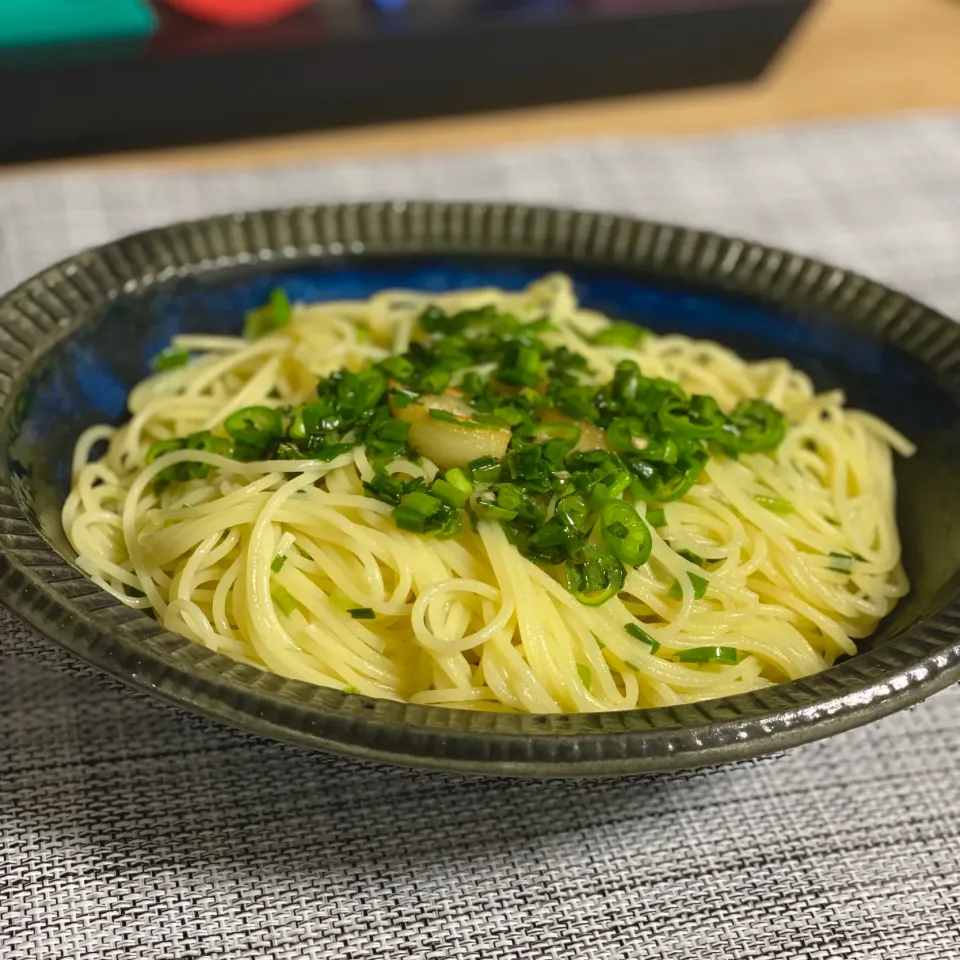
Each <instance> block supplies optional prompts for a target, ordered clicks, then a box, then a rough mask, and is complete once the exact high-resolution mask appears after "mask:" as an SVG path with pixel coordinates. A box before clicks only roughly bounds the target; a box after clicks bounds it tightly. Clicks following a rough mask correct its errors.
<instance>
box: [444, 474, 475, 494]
mask: <svg viewBox="0 0 960 960" xmlns="http://www.w3.org/2000/svg"><path fill="white" fill-rule="evenodd" d="M443 476H444V479H445V480H446V481H447V483H449V484H450V485H451V486H452V487H455V488H456V489H457V490H458V491H459V492H460V493H462V494H463V495H464V496H466V497H469V496H470V494H471V493H473V484H472V483H471V482H470V480H469V479H468V478H467V475H466V474H465V473H464V472H463V471H462V470H461V469H460V468H459V467H454V468H453V469H452V470H448V471H447V472H446V473H445V474H444V475H443Z"/></svg>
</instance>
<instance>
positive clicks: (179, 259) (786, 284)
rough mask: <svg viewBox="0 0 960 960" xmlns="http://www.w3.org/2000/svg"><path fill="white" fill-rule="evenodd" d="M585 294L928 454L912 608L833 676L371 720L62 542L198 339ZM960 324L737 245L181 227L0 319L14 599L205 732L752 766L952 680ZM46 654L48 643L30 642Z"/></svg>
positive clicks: (489, 757)
mask: <svg viewBox="0 0 960 960" xmlns="http://www.w3.org/2000/svg"><path fill="white" fill-rule="evenodd" d="M557 269H560V270H564V271H567V272H568V273H570V274H571V275H572V276H573V277H574V279H575V281H576V285H577V288H578V292H579V294H580V296H581V298H582V300H583V301H584V302H585V304H587V305H588V306H590V307H594V308H597V309H600V310H603V311H605V312H607V313H610V314H613V315H615V316H618V317H622V318H626V319H631V320H636V321H638V322H642V323H644V324H646V325H648V326H651V327H653V328H654V329H655V330H658V331H668V330H674V331H679V332H682V333H685V334H689V335H691V336H696V337H709V338H712V339H715V340H718V341H719V342H721V343H724V344H726V345H728V346H730V347H732V348H734V349H736V350H737V351H739V352H740V353H742V354H743V355H745V356H748V357H756V358H759V357H766V356H783V357H787V358H788V359H789V360H790V361H791V362H792V363H794V364H795V365H797V366H798V367H800V368H801V369H803V370H805V371H806V372H807V373H808V374H810V375H811V377H812V378H813V379H814V381H815V382H816V384H817V386H818V387H819V388H821V389H824V388H830V387H836V386H842V387H844V388H845V389H846V391H847V394H848V397H849V401H850V403H851V404H853V405H856V406H861V407H863V408H865V409H867V410H870V411H872V412H874V413H876V414H878V415H880V416H882V417H884V418H885V419H887V420H889V421H890V422H891V423H893V424H894V425H895V426H897V427H898V428H899V429H901V430H902V431H904V432H905V433H906V434H907V435H908V436H909V437H910V438H911V439H913V440H914V441H915V442H916V443H917V444H918V445H919V453H918V454H917V456H916V457H914V458H913V459H911V460H908V461H900V462H899V463H898V465H897V479H898V483H899V522H900V529H901V533H902V537H903V543H904V563H905V565H906V568H907V572H908V574H909V576H910V579H911V581H912V583H913V590H912V592H911V593H910V595H909V596H908V597H907V598H905V599H904V600H903V601H902V602H901V604H900V605H899V606H898V607H897V609H896V610H895V611H894V613H893V614H892V615H891V616H890V617H888V618H887V620H885V621H884V622H883V623H882V624H881V626H880V629H879V630H878V631H877V633H876V634H875V635H874V637H872V638H871V639H870V640H869V641H867V642H865V643H864V644H863V646H862V650H861V653H860V654H859V655H858V656H856V657H853V658H852V659H849V660H847V661H846V662H843V663H841V664H839V665H837V666H835V667H834V668H832V669H830V670H828V671H826V672H825V673H822V674H819V675H818V676H815V677H810V678H808V679H805V680H799V681H795V682H791V683H786V684H782V685H780V686H777V687H773V688H770V689H768V690H764V691H761V692H758V693H751V694H743V695H740V696H736V697H729V698H723V699H716V700H710V701H706V702H703V703H699V704H695V705H691V706H683V707H676V708H668V709H667V708H663V709H652V710H633V711H624V712H618V713H606V714H581V715H558V716H516V715H506V714H504V715H496V714H489V713H478V712H471V711H464V710H446V709H442V708H439V707H423V706H414V705H407V704H398V703H393V702H389V701H382V700H371V699H368V698H365V697H362V696H359V695H354V694H343V693H340V692H337V691H333V690H329V689H325V688H322V687H315V686H311V685H309V684H306V683H301V682H297V681H291V680H286V679H284V678H282V677H278V676H276V675H273V674H269V673H264V672H262V671H260V670H257V669H255V668H252V667H249V666H245V665H241V664H238V663H236V662H234V661H232V660H230V659H228V658H226V657H224V656H220V655H216V654H213V653H211V652H210V651H208V650H207V649H205V648H204V647H201V646H199V645H197V644H194V643H191V642H190V641H188V640H185V639H184V638H182V637H180V636H177V635H175V634H172V633H169V632H168V631H165V630H164V629H163V628H162V627H160V626H159V625H158V624H157V623H156V622H155V621H153V620H151V619H149V618H148V617H146V616H143V615H141V614H139V613H137V612H135V611H133V610H130V609H129V608H127V607H126V606H124V605H123V604H121V603H119V602H118V601H116V600H114V599H113V598H112V597H111V596H109V595H108V594H107V593H105V592H104V591H102V590H100V589H99V588H98V587H97V586H96V585H95V584H93V583H92V582H91V581H89V580H88V579H86V578H85V577H84V575H83V574H82V573H81V572H80V571H79V570H78V569H77V568H76V567H75V566H73V564H72V552H71V550H70V548H69V546H68V544H67V542H66V540H65V538H64V535H63V531H62V529H61V526H60V508H61V505H62V503H63V500H64V497H65V496H66V493H67V490H68V486H69V478H70V459H71V453H72V449H73V445H74V442H75V440H76V438H77V436H78V435H79V434H80V432H81V431H82V430H83V429H84V428H85V427H87V426H89V425H90V424H92V423H95V422H99V421H104V420H106V421H112V422H119V421H120V420H121V419H122V418H123V416H124V410H125V401H126V395H127V393H128V391H129V390H130V388H131V387H132V386H133V385H134V384H135V383H136V382H137V381H138V380H140V379H141V378H142V377H144V376H145V375H146V374H147V373H148V371H149V360H150V358H151V357H152V356H153V355H155V354H156V353H157V352H159V350H160V349H161V348H162V347H163V346H164V345H165V344H166V343H167V342H168V341H169V340H170V337H171V336H172V335H173V334H175V333H177V332H182V331H190V332H200V331H203V332H213V333H235V332H237V331H238V330H239V329H240V326H241V323H242V317H243V314H244V311H245V310H247V309H248V308H249V307H251V306H252V305H256V304H259V303H261V302H263V300H264V299H265V295H266V293H267V292H268V291H269V290H270V289H271V288H273V287H274V286H277V285H282V286H283V287H285V288H286V290H287V291H288V292H289V294H290V296H291V297H292V298H294V299H304V300H320V299H326V298H342V297H366V296H368V295H369V294H371V293H373V292H374V291H376V290H379V289H382V288H384V287H388V286H391V287H394V286H407V287H413V288H418V289H424V290H437V291H440V290H449V289H455V288H462V287H468V286H477V285H481V284H493V285H497V286H502V287H508V288H511V287H512V288H517V287H520V286H522V285H524V284H526V283H528V282H529V281H530V280H531V279H533V278H535V277H538V276H540V275H542V274H543V273H545V272H548V271H550V270H557ZM958 399H960V328H958V327H957V326H956V325H954V324H953V323H952V322H951V321H950V320H948V319H947V318H945V317H943V316H940V315H939V314H937V313H935V312H934V311H932V310H930V309H928V308H926V307H924V306H923V305H921V304H919V303H916V302H915V301H913V300H911V299H910V298H908V297H906V296H904V295H902V294H899V293H896V292H894V291H891V290H888V289H886V288H885V287H882V286H880V285H878V284H876V283H873V282H871V281H869V280H866V279H864V278H863V277H860V276H856V275H854V274H851V273H847V272H845V271H843V270H840V269H836V268H834V267H829V266H826V265H824V264H821V263H818V262H816V261H813V260H809V259H807V258H804V257H800V256H796V255H793V254H789V253H784V252H782V251H779V250H771V249H767V248H765V247H762V246H758V245H756V244H753V243H749V242H746V241H743V240H737V239H729V238H725V237H721V236H717V235H714V234H711V233H704V232H700V231H696V230H687V229H683V228H680V227H674V226H668V225H662V224H656V223H649V222H645V221H641V220H633V219H628V218H624V217H616V216H610V215H601V214H591V213H571V212H564V211H556V210H549V209H540V208H529V207H518V206H512V205H491V204H435V203H382V204H367V205H350V206H325V207H302V208H295V209H290V210H279V211H268V212H260V213H249V214H236V215H233V216H224V217H217V218H213V219H209V220H204V221H200V222H197V223H188V224H179V225H176V226H172V227H169V228H165V229H160V230H152V231H149V232H147V233H143V234H139V235H137V236H133V237H129V238H127V239H124V240H120V241H118V242H116V243H111V244H108V245H106V246H104V247H101V248H99V249H96V250H92V251H88V252H86V253H82V254H79V255H78V256H76V257H73V258H71V259H70V260H67V261H65V262H64V263H61V264H59V265H58V266H55V267H52V268H51V269H49V270H47V271H46V272H44V273H42V274H40V275H39V276H37V277H35V278H33V279H32V280H29V281H28V282H27V283H25V284H23V285H22V286H20V287H19V288H18V289H16V290H14V291H13V292H12V293H10V294H9V295H8V296H7V297H6V298H4V299H3V300H2V301H0V597H2V599H3V602H5V603H6V604H7V605H8V606H9V607H10V608H12V609H13V610H14V611H15V612H16V613H17V614H19V616H20V617H21V618H22V619H23V620H25V621H26V622H28V623H30V624H31V625H32V626H33V627H35V628H36V629H37V630H38V631H39V632H40V633H41V634H44V635H46V636H47V637H49V638H50V639H52V640H54V641H56V642H57V643H59V644H60V645H62V646H63V647H65V648H67V649H68V650H70V651H71V652H73V653H74V654H76V655H77V656H78V657H80V658H81V659H83V660H85V661H87V662H88V663H90V664H93V665H95V666H97V667H100V668H102V669H103V670H105V671H107V672H108V673H110V674H112V675H113V676H115V677H119V678H121V679H123V680H126V681H128V682H129V683H131V684H133V685H134V686H136V687H138V688H139V689H141V690H145V691H147V692H149V693H152V694H154V695H156V696H158V697H161V698H163V699H165V700H168V701H170V702H173V703H176V704H179V705H181V706H183V707H185V708H187V709H189V710H193V711H196V712H198V713H201V714H205V715H206V716H209V717H214V718H217V719H219V720H223V721H225V722H227V723H231V724H234V725H236V726H238V727H242V728H243V729H245V730H249V731H252V732H255V733H260V734H263V735H266V736H270V737H275V738H278V739H281V740H287V741H290V742H294V743H298V744H303V745H306V746H310V747H315V748H318V749H322V750H329V751H333V752H338V753H345V754H351V755H354V756H359V757H367V758H372V759H377V760H385V761H393V762H399V763H407V764H417V765H425V766H432V767H439V768H444V769H448V770H454V771H475V772H484V773H497V774H526V775H599V774H626V773H639V772H646V771H655V770H669V769H676V768H681V767H693V766H699V765H704V764H712V763H717V762H720V761H725V760H733V759H738V758H743V757H750V756H755V755H758V754H763V753H769V752H772V751H778V750H782V749H783V748H785V747H789V746H793V745H795V744H799V743H803V742H805V741H809V740H814V739H817V738H819V737H823V736H827V735H829V734H833V733H837V732H839V731H842V730H845V729H848V728H850V727H853V726H856V725H858V724H861V723H865V722H867V721H869V720H873V719H876V718H878V717H881V716H884V715H885V714H888V713H891V712H893V711H894V710H898V709H901V708H903V707H905V706H908V705H909V704H912V703H916V702H918V701H919V700H922V699H923V698H924V697H926V696H928V695H929V694H931V693H933V692H935V691H937V690H939V689H942V688H943V687H945V686H947V685H948V684H950V683H951V682H954V681H956V680H957V679H958V678H960V630H958V623H960V603H958V583H960V577H958V574H960V497H958V495H957V489H956V488H957V478H958V477H960V431H958V424H960V416H958ZM39 642H42V641H40V640H39V639H38V643H39Z"/></svg>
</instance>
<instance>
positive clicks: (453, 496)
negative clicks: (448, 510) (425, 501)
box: [430, 478, 468, 509]
mask: <svg viewBox="0 0 960 960" xmlns="http://www.w3.org/2000/svg"><path fill="white" fill-rule="evenodd" d="M430 493H432V494H433V495H434V496H435V497H439V498H440V499H441V500H443V502H444V503H449V504H450V506H451V507H457V508H458V509H459V508H462V507H465V506H466V505H467V497H468V494H466V493H464V492H463V491H462V490H458V489H457V488H456V487H455V486H454V485H453V484H452V483H450V482H449V481H448V480H443V479H441V478H438V479H436V480H434V481H433V483H432V484H431V485H430Z"/></svg>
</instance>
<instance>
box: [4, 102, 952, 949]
mask: <svg viewBox="0 0 960 960" xmlns="http://www.w3.org/2000/svg"><path fill="white" fill-rule="evenodd" d="M958 157H960V118H958V117H956V116H926V117H913V118H906V119H898V120H895V121H887V122H872V123H858V124H842V125H832V126H827V127H815V128H813V127H808V128H795V129H784V130H778V131H770V132H762V133H751V134H744V135H737V136H726V137H723V138H711V139H697V140H684V141H672V142H637V141H631V142H619V141H618V142H614V141H604V142H598V143H589V144H561V145H550V146H538V147H534V148H526V149H514V150H510V151H500V152H496V153H485V154H482V155H475V154H474V155H461V156H455V157H444V158H418V159H410V160H402V161H401V160H396V161H383V160H377V161H371V160H365V161H355V162H338V163H326V164H318V165H311V166H299V167H294V168H285V169H273V170H263V171H261V170H257V171H244V172H228V173H222V174H202V175H200V174H178V175H146V174H142V173H126V174H116V173H111V174H109V175H106V174H103V175H100V174H70V175H63V176H40V177H35V178H29V179H24V178H20V179H16V180H12V179H6V180H3V179H0V288H5V287H9V286H10V285H11V284H13V283H14V282H16V281H17V280H19V279H22V278H23V277H24V276H26V275H28V274H29V273H31V272H32V271H34V270H36V269H39V268H40V267H42V266H44V265H45V264H47V263H49V262H51V261H53V260H55V259H57V258H59V257H62V256H65V255H67V254H68V253H71V252H73V251H75V250H76V249H77V248H79V247H83V246H89V245H91V244H96V243H100V242H101V241H104V240H106V239H108V238H110V237H113V236H115V235H117V234H120V233H125V232H129V231H131V230H134V229H138V228H140V227H144V226H148V225H153V224H158V223H162V222H165V221H169V220H174V219H180V218H184V217H198V216H202V215H205V214H208V213H213V212H218V211H223V210H229V209H234V208H238V207H246V208H249V207H263V206H275V205H282V204H289V203H295V202H301V201H311V202H319V201H323V200H353V199H368V198H387V197H401V198H475V199H488V198H491V199H504V200H523V201H531V202H545V203H552V204H560V205H564V206H578V207H590V208H601V209H608V210H615V211H630V212H635V213H638V214H642V215H645V216H651V217H659V218H664V219H669V220H675V221H682V222H685V223H689V224H691V225H696V226H703V227H708V228H714V229H717V230H721V231H723V232H727V233H740V234H744V235H747V236H750V237H752V238H755V239H759V240H763V241H767V242H772V243H776V244H780V245H784V246H788V247H791V248H793V249H796V250H798V251H800V252H803V253H810V254H815V255H817V256H820V257H823V258H826V259H829V260H833V261H835V262H838V263H840V264H842V265H844V266H849V267H854V268H856V269H858V270H861V271H863V272H866V273H868V274H870V275H872V276H875V277H876V278H877V279H880V280H883V281H886V282H888V283H890V284H892V285H894V286H898V287H900V288H902V289H904V290H906V291H908V292H910V293H912V294H915V295H917V296H919V297H921V298H923V299H924V300H926V301H928V302H930V303H932V304H934V305H935V306H938V307H940V308H941V309H942V310H945V311H947V312H950V313H952V314H953V315H956V316H960V167H958V163H957V158H958ZM958 732H960V691H958V690H956V689H952V690H948V691H946V692H944V693H942V694H940V695H938V696H936V697H934V698H932V699H931V700H929V701H927V702H926V703H925V704H923V705H921V706H919V707H916V708H914V709H912V710H909V711H906V712H904V713H901V714H899V715H896V716H893V717H890V718H888V719H886V720H884V721H881V722H880V723H876V724H873V725H871V726H869V727H865V728H863V729H860V730H855V731H852V732H850V733H847V734H844V735H843V736H839V737H835V738H833V739H831V740H829V741H825V742H822V743H817V744H811V745H809V746H806V747H803V748H800V749H797V750H794V751H792V752H790V753H788V754H786V755H784V756H782V757H779V758H774V759H771V760H765V761H760V762H757V763H753V764H743V765H738V766H732V767H726V768H720V769H718V770H714V771H710V772H708V773H698V774H693V775H687V776H674V777H652V778H633V779H627V780H619V781H603V782H582V783H577V782H562V781H551V782H522V781H505V780H492V779H486V780H482V779H470V778H456V777H449V776H443V775H440V774H427V773H419V772H412V771H406V770H397V769H390V768H386V767H381V766H377V765H372V764H365V763H359V762H354V761H348V760H340V759H334V758H330V757H325V756H320V755H314V754H308V753H305V752H303V751H300V750H297V749H294V748H289V747H284V746H280V745H277V744H273V743H269V742H266V741H263V740H259V739H256V738H253V737H249V736H246V735H244V734H241V733H238V732H236V731H233V730H229V729H227V728H224V727H221V726H218V725H216V724H214V723H210V722H207V721H204V720H198V719H196V718H193V717H190V716H187V715H186V714H183V713H181V712H179V711H177V710H174V709H173V708H170V707H167V706H164V705H161V704H159V703H155V702H153V701H151V700H149V699H147V698H146V697H144V696H141V695H139V694H135V693H133V692H131V691H129V690H127V689H125V688H124V687H122V686H121V685H119V684H117V683H115V682H113V681H110V680H107V679H104V678H101V677H99V676H98V675H96V674H94V673H93V672H92V671H89V670H87V669H85V668H77V667H74V666H73V662H72V661H71V660H69V659H68V658H67V657H66V655H63V654H60V653H58V652H57V651H56V650H54V649H53V648H52V647H50V646H48V645H47V644H46V643H44V642H43V641H41V640H39V639H38V638H36V637H35V636H33V635H32V634H31V633H30V631H29V630H27V629H26V628H24V627H22V626H21V625H20V624H18V623H17V622H16V621H15V620H13V619H12V618H10V617H9V616H8V615H6V614H0V957H2V958H4V960H55V958H56V960H59V958H64V960H67V958H69V960H77V958H108V957H109V958H114V957H118V958H123V960H126V958H130V960H133V958H137V960H146V958H150V960H153V958H162V960H168V958H169V960H213V958H229V960H254V958H258V960H259V958H284V960H286V958H291V960H292V958H297V960H301V958H310V960H321V958H322V960H368V958H369V960H373V958H378V960H384V958H390V960H393V958H407V957H409V958H417V960H491V958H496V960H499V958H503V960H547V958H550V960H570V958H584V960H608V958H610V960H619V958H631V960H661V958H664V960H667V958H668V960H788V958H789V960H957V958H958V957H960V747H958V744H960V737H958Z"/></svg>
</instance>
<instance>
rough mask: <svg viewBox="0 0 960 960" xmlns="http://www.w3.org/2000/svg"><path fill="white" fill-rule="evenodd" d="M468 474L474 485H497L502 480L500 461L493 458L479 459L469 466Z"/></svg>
mask: <svg viewBox="0 0 960 960" xmlns="http://www.w3.org/2000/svg"><path fill="white" fill-rule="evenodd" d="M467 472H468V473H469V474H470V477H471V478H472V479H473V482H474V483H496V482H497V481H498V480H499V479H500V461H499V460H495V459H494V458H493V457H478V458H477V459H476V460H471V461H470V462H469V463H468V464H467Z"/></svg>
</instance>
